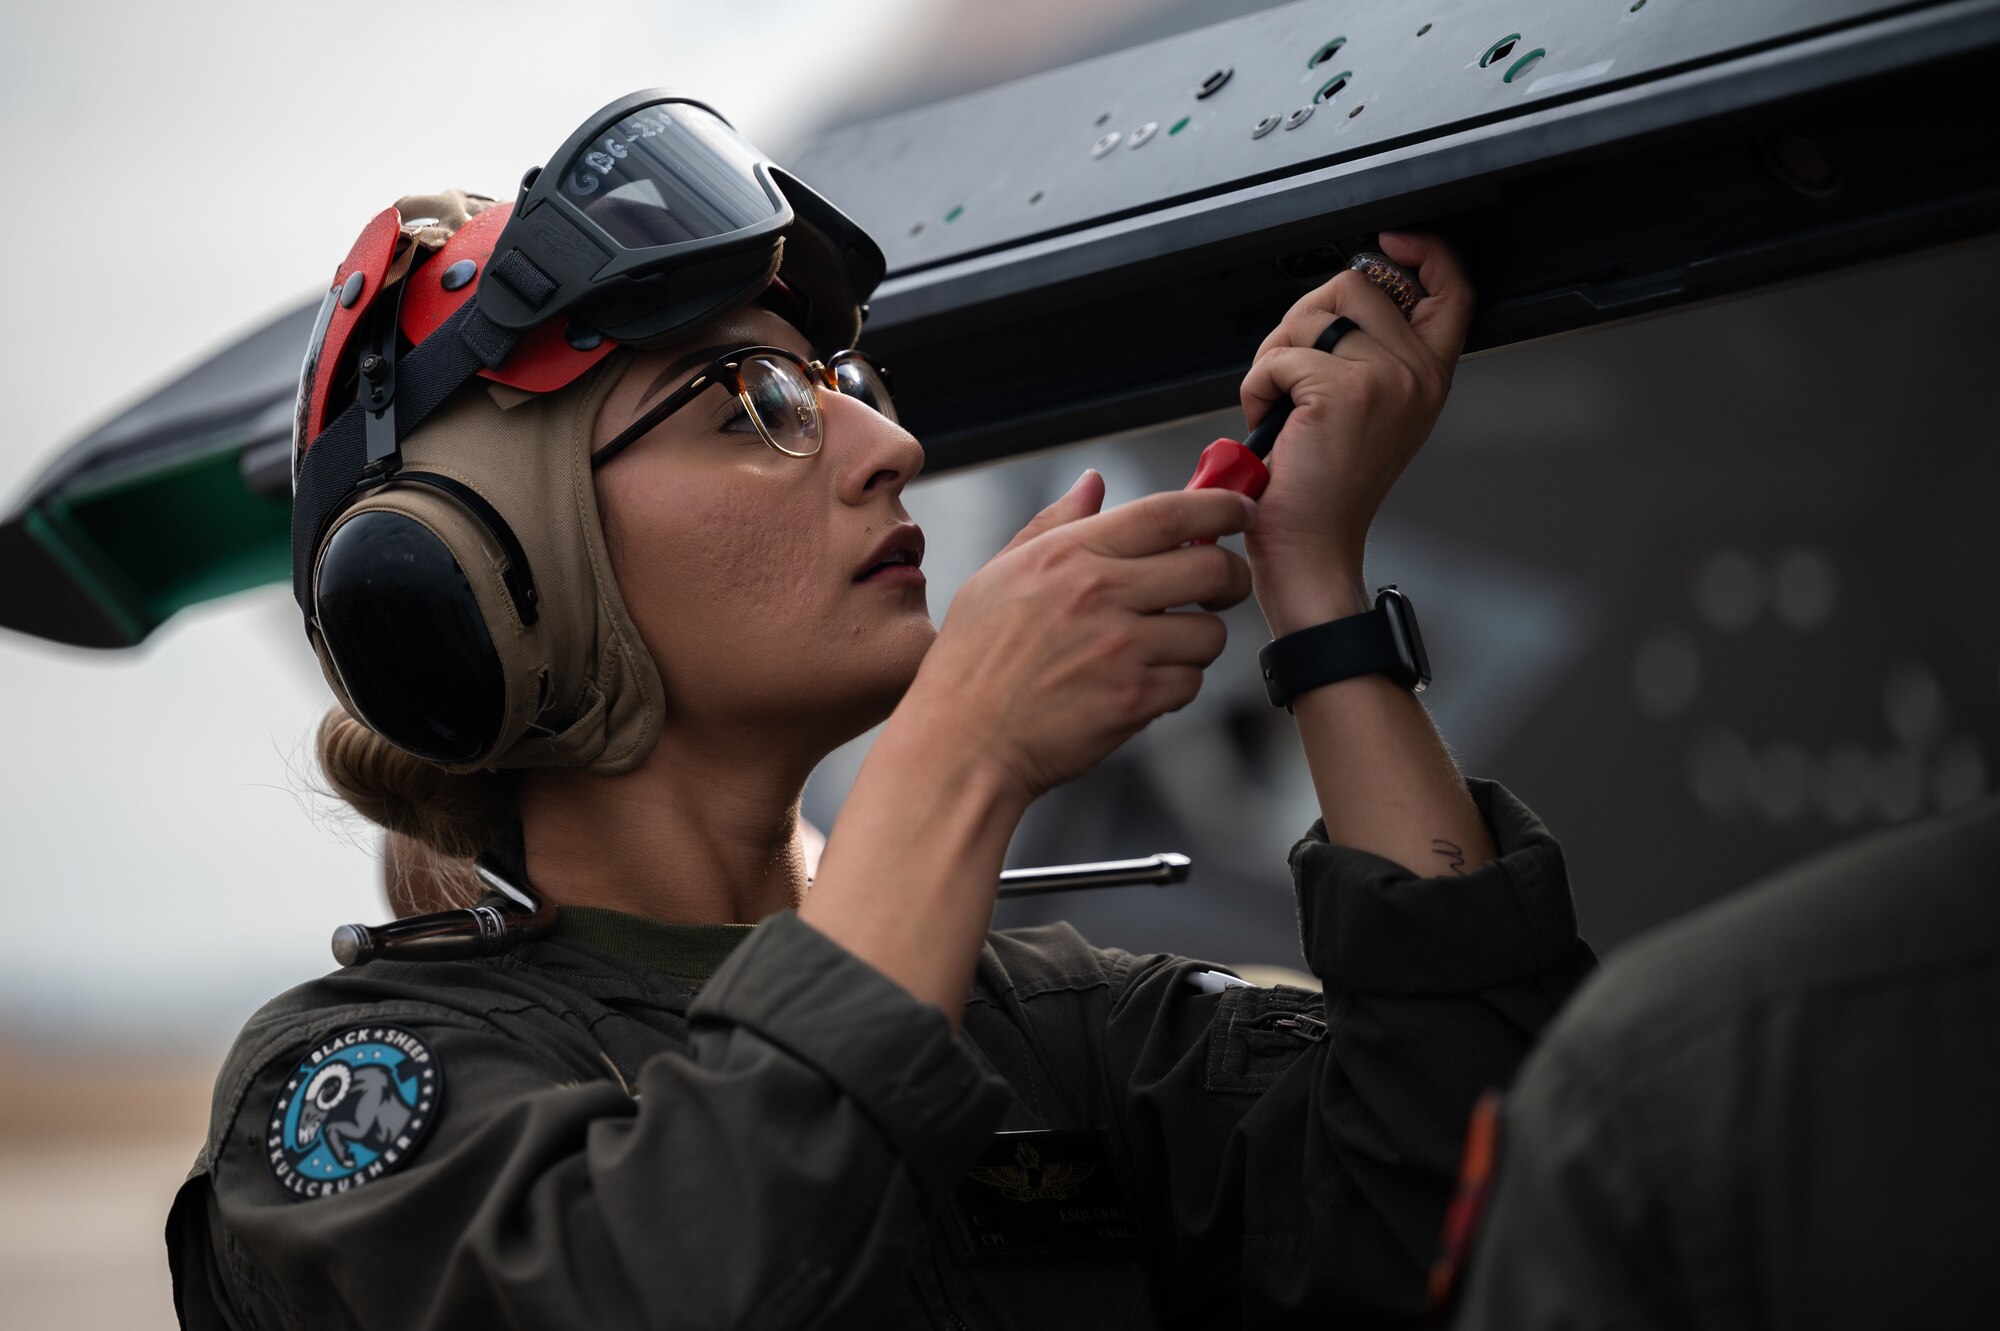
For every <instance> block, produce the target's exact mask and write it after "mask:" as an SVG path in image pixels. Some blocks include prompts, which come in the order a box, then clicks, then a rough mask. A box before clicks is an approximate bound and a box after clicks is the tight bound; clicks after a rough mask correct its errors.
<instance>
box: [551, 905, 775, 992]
mask: <svg viewBox="0 0 2000 1331" xmlns="http://www.w3.org/2000/svg"><path fill="white" fill-rule="evenodd" d="M756 927H757V926H756V925H754V924H668V923H666V922H664V921H661V920H652V919H647V918H646V917H645V916H643V915H630V914H627V913H626V912H624V911H620V910H605V909H603V908H601V907H597V906H564V907H563V908H562V909H561V910H560V911H558V912H557V914H556V928H555V936H556V937H557V938H560V939H564V940H567V941H569V942H572V943H580V944H582V945H583V946H585V947H588V948H591V949H594V950H595V951H598V952H602V953H604V954H605V955H606V956H610V957H615V958H617V959H618V960H620V961H623V962H627V963H629V964H631V965H634V966H638V967H642V968H643V969H646V970H650V971H655V972H657V973H659V974H661V975H665V976H667V977H669V978H670V979H675V980H684V981H686V982H687V983H689V984H695V985H700V984H706V983H707V982H708V979H709V977H710V976H712V975H714V974H715V972H716V970H717V968H718V967H720V966H721V965H722V963H723V962H724V961H726V960H728V958H729V954H730V953H731V952H734V951H735V950H736V948H737V945H738V944H740V943H742V942H743V941H744V940H745V939H747V938H749V937H750V934H751V931H752V930H754V929H755V928H756Z"/></svg>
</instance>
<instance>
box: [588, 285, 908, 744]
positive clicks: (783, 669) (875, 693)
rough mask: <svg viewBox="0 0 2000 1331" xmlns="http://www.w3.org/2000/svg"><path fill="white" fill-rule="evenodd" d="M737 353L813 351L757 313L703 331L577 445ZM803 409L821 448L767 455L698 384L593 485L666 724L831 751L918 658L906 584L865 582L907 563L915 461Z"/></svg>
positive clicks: (880, 420)
mask: <svg viewBox="0 0 2000 1331" xmlns="http://www.w3.org/2000/svg"><path fill="white" fill-rule="evenodd" d="M753 344H759V345H767V346H779V347H785V348H787V349H789V350H792V351H796V352H798V353H800V354H801V355H804V356H806V357H808V358H811V356H812V354H813V353H812V349H811V347H810V346H809V344H808V343H807V342H806V340H805V338H804V337H803V336H802V335H801V334H800V333H799V331H798V330H797V329H796V328H794V327H793V326H792V325H791V324H790V323H788V322H787V321H786V320H784V319H783V318H781V317H780V316H779V315H777V314H775V313H773V312H772V311H770V310H766V309H763V308H761V307H756V306H752V307H750V308H747V309H743V310H739V311H737V312H736V313H734V314H731V315H729V316H726V317H725V318H722V319H718V320H716V321H714V322H712V323H709V324H705V325H703V326H702V327H701V328H699V329H697V330H695V331H694V332H693V333H692V334H690V335H689V336H688V337H686V338H683V339H681V340H679V341H677V342H676V343H675V344H674V345H672V346H668V347H662V348H658V349H655V350H651V351H642V352H638V353H636V354H634V355H632V356H631V357H630V358H629V359H628V361H627V364H626V367H625V370H624V372H623V374H622V375H621V377H620V379H619V382H618V384H617V385H616V386H615V387H614V388H613V389H612V391H611V394H610V396H609V397H608V398H607V399H606V400H605V403H604V406H603V408H602V409H601V410H600V412H599V413H598V417H597V422H596V425H595V429H594V432H593V440H592V446H593V447H599V448H601V447H602V446H603V445H604V444H605V443H607V442H609V441H610V440H611V439H613V438H614V437H616V436H617V435H618V434H619V433H620V432H622V431H623V430H624V429H625V427H626V426H627V425H629V424H630V423H631V422H632V421H633V420H635V419H636V418H638V417H639V416H640V415H641V414H642V413H643V412H644V411H645V410H646V409H647V408H649V407H651V406H653V405H654V404H655V403H657V402H658V401H660V399H662V398H664V397H665V396H667V394H669V393H671V392H672V391H673V390H674V389H676V388H678V387H679V386H680V385H681V384H683V383H685V382H687V381H688V380H689V379H692V378H693V377H694V376H695V375H696V374H697V373H699V372H700V370H701V369H702V367H703V366H704V365H706V364H707V363H708V362H709V361H711V360H712V359H713V358H714V357H715V356H717V355H720V354H722V353H723V352H724V351H727V350H731V349H734V348H737V347H742V346H748V345H753ZM704 349H711V350H708V352H707V354H706V355H701V356H698V357H696V356H695V353H698V352H701V351H703V350H704ZM691 357H695V363H689V360H690V358H691ZM819 403H820V421H821V429H822V431H823V435H824V444H823V446H822V447H821V449H820V451H819V452H818V453H817V454H815V455H814V456H812V457H804V458H799V457H788V456H786V455H785V454H783V453H780V452H778V451H777V450H775V449H773V448H771V447H769V446H768V445H766V444H765V443H764V442H763V440H762V438H761V437H760V436H759V435H758V433H757V429H756V426H755V425H754V424H752V422H751V421H750V420H749V419H748V417H746V416H745V415H744V414H743V408H742V404H741V403H740V402H739V401H738V400H737V399H736V398H734V397H732V396H731V395H730V393H729V390H728V389H727V388H726V387H720V386H713V387H710V388H707V389H704V390H703V391H702V392H701V393H699V394H698V395H697V396H696V397H695V398H694V399H693V400H691V401H689V402H688V403H686V404H685V405H684V406H682V407H681V408H680V409H679V410H678V411H676V412H674V413H673V414H672V415H671V416H669V417H668V418H667V419H666V420H665V421H662V422H661V423H660V424H659V425H656V426H655V427H653V429H652V430H651V431H650V432H648V433H647V434H646V435H645V436H644V437H643V438H640V439H638V440H635V441H634V442H633V443H632V444H631V445H629V446H628V447H627V448H626V449H625V450H624V451H623V452H621V453H619V454H617V455H616V456H614V457H613V458H612V459H611V460H610V461H608V462H607V463H606V464H605V465H604V466H603V467H602V468H600V469H599V470H598V472H597V478H596V479H597V500H598V507H599V510H600V512H601V513H602V514H603V519H604V528H605V533H606V537H607V544H608V546H609V549H610V552H611V562H612V571H613V573H614V574H615V576H616V577H617V580H618V588H619V591H620V592H621V593H622V594H623V596H624V598H625V604H626V607H627V609H628V610H629V611H630V613H631V615H632V619H633V621H634V622H635V623H636V624H637V626H638V629H639V634H640V637H641V638H642V639H643V640H644V641H645V645H646V647H647V649H648V650H649V651H650V652H651V653H652V656H653V660H654V662H655V663H656V664H657V665H658V667H659V670H660V676H661V680H662V682H663V683H664V684H665V686H666V693H667V705H668V711H669V724H672V723H673V721H674V720H676V719H693V720H696V721H698V722H702V723H713V724H718V725H721V726H724V727H727V728H742V727H746V726H747V727H749V728H752V729H769V728H773V727H778V726H782V727H784V728H785V730H784V732H783V733H786V734H788V735H794V734H796V735H801V736H808V735H809V736H811V737H812V738H813V739H814V741H815V742H818V743H823V744H826V745H828V746H829V747H830V746H831V745H833V744H838V743H840V742H841V741H842V740H844V739H846V738H849V737H851V736H852V735H856V734H859V733H861V732H862V731H863V730H866V729H867V728H868V727H869V726H871V725H874V724H875V723H876V722H878V721H880V720H881V719H882V718H883V717H885V716H887V715H888V713H889V711H890V710H891V709H892V708H893V707H894V706H895V705H896V702H897V700H898V699H900V698H901V697H902V695H903V691H904V690H905V689H906V688H907V687H908V685H909V683H910V680H911V678H912V677H913V676H914V675H915V673H916V670H917V666H918V664H919V663H920V662H921V661H922V660H923V656H924V653H925V651H927V650H928V649H929V647H930V643H931V639H932V637H933V636H934V635H935V632H936V630H935V629H934V628H933V627H932V625H931V619H930V611H929V607H928V605H927V604H926V600H925V588H924V582H923V576H922V574H921V573H920V572H918V571H916V570H915V569H914V568H904V569H902V570H900V571H893V572H880V571H878V572H875V573H873V574H872V575H870V570H871V569H874V568H876V567H877V566H878V561H880V560H882V559H883V558H884V554H885V550H884V542H885V541H890V540H897V539H900V541H901V542H902V547H900V548H906V549H907V554H908V556H909V557H910V558H911V559H913V560H915V559H921V556H922V541H923V533H922V530H921V529H920V528H918V527H916V525H915V524H914V523H912V522H911V521H910V516H909V514H908V512H907V511H906V510H905V509H904V507H903V498H902V495H903V487H904V486H905V485H907V484H908V483H909V482H910V480H911V479H912V478H913V477H915V476H916V474H917V472H918V470H919V469H921V468H922V466H923V461H924V456H923V450H922V449H921V448H920V447H919V446H918V444H917V442H916V440H915V439H913V438H912V437H911V436H910V434H909V432H908V431H906V430H904V429H903V428H902V427H901V426H899V425H896V424H895V423H893V422H892V421H890V420H888V419H887V418H885V417H883V416H882V415H880V414H878V413H877V412H876V411H875V410H874V409H873V408H871V407H869V406H867V405H865V404H864V403H862V402H860V401H857V400H856V399H854V398H851V397H847V396H845V395H843V394H839V393H835V392H833V391H832V390H830V389H822V390H820V392H819ZM912 545H913V548H908V547H911V546H912ZM822 731H824V733H821V732H822Z"/></svg>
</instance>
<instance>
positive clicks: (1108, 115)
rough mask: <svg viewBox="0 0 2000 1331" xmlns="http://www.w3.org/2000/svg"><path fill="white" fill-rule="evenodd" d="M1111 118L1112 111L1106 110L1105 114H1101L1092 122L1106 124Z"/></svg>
mask: <svg viewBox="0 0 2000 1331" xmlns="http://www.w3.org/2000/svg"><path fill="white" fill-rule="evenodd" d="M1110 119H1111V113H1110V112H1109V111H1106V112H1105V113H1104V114H1103V115H1101V116H1099V117H1098V118H1097V119H1096V120H1095V121H1094V122H1092V123H1094V124H1098V125H1102V124H1106V123H1108V122H1109V121H1110Z"/></svg>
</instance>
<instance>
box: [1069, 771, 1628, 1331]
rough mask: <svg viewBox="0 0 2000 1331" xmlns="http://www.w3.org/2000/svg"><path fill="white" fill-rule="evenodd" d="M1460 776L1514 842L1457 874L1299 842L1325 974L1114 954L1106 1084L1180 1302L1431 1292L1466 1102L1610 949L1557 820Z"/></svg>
mask: <svg viewBox="0 0 2000 1331" xmlns="http://www.w3.org/2000/svg"><path fill="white" fill-rule="evenodd" d="M1467 784H1468V787H1469V789H1470V790H1471V793H1472V795H1473V797H1474V799H1475V801H1476V803H1477V805H1478V808H1479V810H1480V813H1481V815H1482V817H1483V818H1484V819H1485V821H1486V824H1487V826H1488V828H1489V829H1490V831H1491V833H1492V836H1493V840H1494V844H1495V846H1496V847H1497V848H1498V851H1499V855H1498V857H1497V858H1496V859H1494V860H1492V861H1490V862H1489V863H1487V864H1485V865H1482V866H1479V867H1477V868H1474V869H1471V870H1469V871H1467V872H1466V873H1464V874H1463V875H1462V876H1459V875H1451V876H1446V877H1440V878H1420V877H1418V876H1417V875H1415V874H1413V873H1411V872H1410V871H1409V870H1407V869H1405V868H1403V867H1402V866H1400V865H1398V864H1395V863H1393V862H1392V861H1390V860H1387V859H1384V858H1382V857H1380V856H1376V855H1372V854H1369V853H1367V852H1365V851H1360V850H1355V849H1352V848H1348V847H1342V846H1336V845H1333V844H1331V843H1329V842H1328V841H1327V839H1326V836H1325V832H1324V828H1323V827H1322V826H1320V825H1315V826H1314V828H1313V829H1312V831H1311V832H1310V833H1309V834H1308V835H1307V836H1306V837H1305V838H1303V839H1302V840H1301V841H1299V842H1298V844H1297V845H1296V846H1295V847H1294V848H1293V850H1292V854H1291V867H1292V871H1293V875H1294V879H1295V885H1296V889H1297V894H1298V904H1299V918H1300V926H1301V933H1302V936H1303V943H1304V950H1305V956H1306V960H1307V962H1308V964H1309V965H1310V966H1311V968H1312V971H1313V973H1314V974H1315V975H1316V976H1318V978H1319V979H1320V980H1321V982H1322V984H1323V986H1324V996H1323V997H1322V996H1321V995H1318V994H1314V993H1312V992H1310V991H1308V990H1304V989H1292V988H1285V987H1277V988H1271V989H1261V988H1252V987H1247V986H1235V987H1230V988H1227V989H1224V990H1222V991H1221V992H1219V993H1215V992H1203V991H1202V987H1201V986H1199V985H1197V984H1196V983H1193V982H1191V981H1192V980H1193V979H1194V978H1195V976H1194V972H1195V971H1197V970H1199V969H1200V968H1201V967H1200V963H1194V962H1189V961H1187V960H1186V959H1184V958H1178V957H1167V956H1151V957H1129V958H1127V960H1126V962H1125V963H1124V964H1123V965H1122V967H1121V969H1122V971H1123V973H1122V974H1121V975H1115V976H1114V982H1113V985H1112V998H1111V1008H1110V1011H1109V1013H1108V1015H1107V1016H1106V1018H1105V1022H1106V1024H1105V1032H1106V1033H1105V1040H1106V1055H1107V1057H1106V1067H1107V1069H1109V1075H1110V1077H1111V1079H1112V1085H1111V1087H1110V1088H1109V1094H1110V1099H1111V1101H1112V1103H1113V1104H1114V1105H1115V1106H1118V1107H1120V1109H1121V1112H1122V1114H1123V1120H1124V1121H1123V1125H1122V1126H1123V1133H1122V1135H1123V1137H1124V1139H1125V1142H1126V1144H1127V1148H1128V1150H1129V1152H1130V1154H1131V1168H1132V1172H1133V1176H1134V1179H1135V1182H1136V1184H1137V1186H1138V1187H1139V1188H1140V1190H1141V1192H1142V1194H1150V1196H1149V1197H1148V1198H1147V1201H1148V1204H1147V1205H1145V1206H1142V1207H1141V1210H1142V1211H1143V1212H1148V1213H1151V1214H1153V1215H1155V1216H1157V1217H1159V1220H1158V1221H1157V1231H1156V1233H1155V1235H1154V1239H1155V1248H1156V1250H1157V1251H1159V1252H1160V1254H1161V1260H1160V1262H1159V1270H1160V1272H1161V1279H1162V1281H1163V1282H1164V1284H1165V1290H1164V1297H1165V1298H1166V1299H1168V1300H1171V1301H1172V1302H1170V1303H1169V1305H1168V1306H1178V1307H1183V1308H1190V1309H1194V1308H1200V1309H1204V1310H1206V1311H1207V1312H1208V1313H1209V1314H1210V1315H1214V1316H1218V1317H1227V1318H1231V1319H1234V1318H1238V1317H1240V1318H1241V1319H1243V1320H1244V1322H1245V1323H1246V1324H1250V1323H1256V1322H1259V1321H1265V1322H1278V1323H1283V1322H1286V1321H1288V1320H1290V1319H1292V1318H1304V1317H1311V1316H1324V1315H1325V1314H1327V1313H1329V1312H1333V1311H1340V1312H1345V1313H1348V1314H1350V1315H1356V1316H1362V1317H1364V1318H1365V1319H1366V1320H1367V1323H1368V1324H1369V1325H1382V1324H1390V1323H1393V1322H1395V1321H1398V1320H1401V1319H1403V1318H1414V1317H1416V1316H1418V1315H1419V1314H1420V1313H1421V1310H1422V1307H1423V1300H1424V1285H1425V1277H1426V1274H1427V1270H1428V1268H1429V1266H1430V1264H1431V1262H1432V1260H1433V1258H1434V1257H1435V1256H1436V1253H1437V1251H1438V1245H1439V1235H1440V1229H1441V1224H1442V1221H1443V1217H1444V1212H1445V1208H1446V1205H1447V1203H1448V1202H1449V1200H1450V1197H1451V1194H1452V1190H1453V1186H1454V1183H1455V1181H1456V1178H1457V1173H1458V1168H1457V1167H1458V1163H1459V1153H1460V1147H1461V1144H1462V1142H1463V1140H1464V1134H1465V1130H1466V1125H1467V1121H1468V1119H1469V1117H1470V1114H1471V1110H1472V1107H1473V1104H1474V1103H1475V1101H1476V1100H1477V1099H1478V1097H1479V1095H1480V1094H1481V1092H1483V1091H1485V1090H1487V1089H1488V1088H1492V1087H1500V1086H1505V1085H1506V1084H1507V1083H1508V1082H1509V1081H1510V1080H1511V1079H1512V1077H1513V1074H1514V1072H1515V1069H1516V1067H1517V1065H1518V1064H1519V1063H1520V1061H1521V1059H1522V1058H1523V1057H1524V1056H1525V1055H1526V1053H1527V1051H1528V1049H1529V1046H1530V1045H1531V1043H1532V1042H1533V1041H1534V1039H1535V1038H1536V1036H1537V1034H1538V1032H1539V1031H1540V1030H1541V1028H1542V1026H1543V1025H1544V1024H1545V1023H1546V1022H1547V1021H1548V1020H1549V1019H1550V1017H1551V1016H1553V1015H1554V1013H1555V1011H1556V1010H1557V1008H1558V1007H1559V1006H1560V1005H1561V1003H1562V1002H1563V1000H1564V999H1565V998H1566V997H1567V996H1568V994H1569V993H1570V991H1571V990H1572V988H1573V987H1574V986H1575V985H1576V984H1577V983H1578V982H1579V981H1580V980H1581V979H1582V978H1583V976H1584V975H1585V974H1586V973H1587V972H1588V971H1589V969H1590V968H1591V967H1592V966H1593V965H1594V964H1595V963H1594V958H1593V957H1592V955H1591V953H1590V950H1589V948H1588V947H1586V946H1585V945H1584V943H1583V942H1582V941H1581V940H1580V939H1579V938H1578V937H1577V932H1576V917H1575V912H1574V909H1573V907H1572V904H1571V901H1570V895H1569V888H1568V880H1567V877H1566V874H1565V872H1564V867H1563V860H1562V853H1561V850H1560V848H1559V847H1558V846H1557V844H1556V841H1555V839H1554V838H1553V837H1552V836H1550V834H1549V833H1548V830H1547V829H1546V828H1544V827H1543V826H1542V824H1541V822H1540V821H1539V820H1538V819H1537V818H1536V817H1535V816H1534V815H1533V814H1532V813H1531V812H1529V811H1528V809H1527V808H1526V807H1525V806H1523V805H1522V804H1521V803H1520V802H1519V801H1518V800H1516V799H1514V797H1513V796H1512V795H1510V794H1509V793H1508V792H1507V791H1505V790H1504V789H1502V788H1501V787H1500V786H1498V785H1496V784H1493V783H1490V782H1485V781H1478V780H1472V781H1469V782H1468V783H1467Z"/></svg>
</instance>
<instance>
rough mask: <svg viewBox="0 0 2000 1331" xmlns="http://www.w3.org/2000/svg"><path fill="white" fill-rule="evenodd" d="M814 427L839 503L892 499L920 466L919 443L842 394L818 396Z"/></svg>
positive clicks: (891, 423)
mask: <svg viewBox="0 0 2000 1331" xmlns="http://www.w3.org/2000/svg"><path fill="white" fill-rule="evenodd" d="M820 428H821V429H822V430H824V431H825V432H826V438H825V439H824V440H823V441H822V443H821V449H822V451H823V452H824V453H825V455H826V456H827V458H828V459H829V460H831V461H832V462H833V464H834V467H835V469H836V475H835V479H834V485H835V488H836V489H837V491H838V492H839V495H840V499H841V502H842V503H847V504H853V505H856V506H859V505H862V504H866V503H867V502H869V501H870V500H871V499H874V498H876V497H877V496H878V494H880V493H883V492H886V493H887V494H888V495H889V496H890V497H891V498H894V497H895V496H896V495H898V494H900V493H902V489H903V487H904V486H906V485H908V484H909V483H910V482H911V481H913V480H915V479H916V476H917V473H918V472H920V471H922V470H923V469H924V447H923V445H922V444H919V443H918V442H917V441H916V438H915V436H913V435H912V434H911V433H910V432H909V431H908V430H905V429H904V428H903V427H902V426H900V425H898V424H896V422H894V421H892V420H890V419H889V418H888V417H887V416H884V415H883V414H882V413H881V412H879V411H877V410H875V408H873V407H871V406H869V405H868V404H866V403H865V402H858V401H856V400H855V399H853V398H851V397H849V396H847V395H846V394H845V393H835V392H831V391H827V392H822V393H821V394H820Z"/></svg>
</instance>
